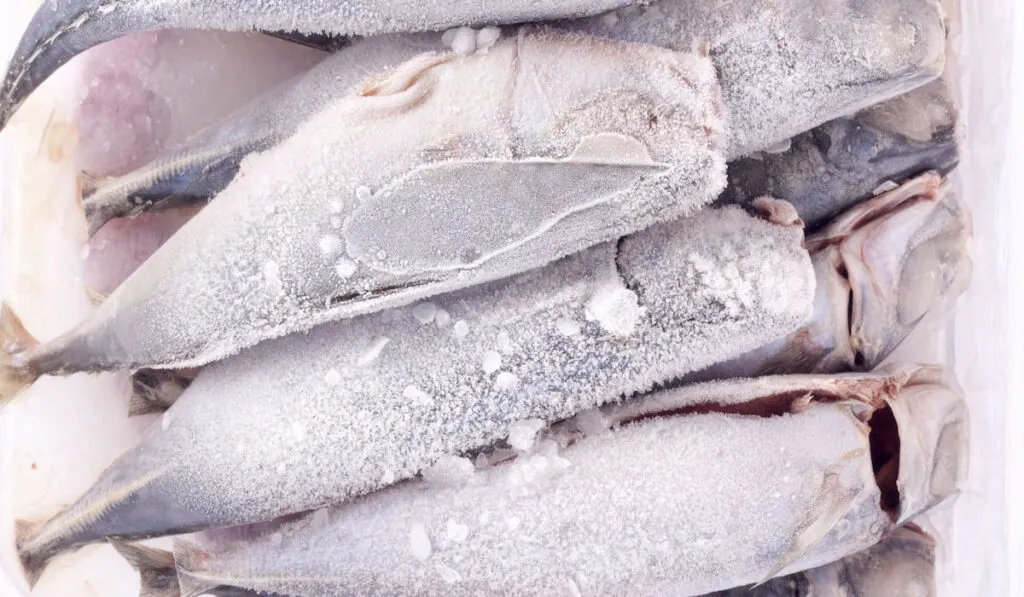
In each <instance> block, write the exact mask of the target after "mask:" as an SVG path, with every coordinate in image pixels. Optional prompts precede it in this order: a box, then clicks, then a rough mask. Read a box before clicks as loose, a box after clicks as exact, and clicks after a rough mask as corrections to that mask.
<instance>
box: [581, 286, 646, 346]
mask: <svg viewBox="0 0 1024 597" xmlns="http://www.w3.org/2000/svg"><path fill="white" fill-rule="evenodd" d="M643 312H644V310H643V308H642V307H640V299H639V298H638V297H637V295H636V293H635V292H633V291H632V290H630V289H628V288H626V287H624V286H619V285H606V286H602V287H601V288H599V289H598V290H597V292H595V293H594V296H592V297H591V298H590V300H589V301H587V306H586V316H587V320H588V321H596V322H597V323H598V325H600V326H601V328H602V329H604V330H605V331H607V332H610V333H612V334H615V335H616V336H628V335H630V334H632V333H633V330H634V329H636V324H637V322H639V321H640V316H641V315H643Z"/></svg>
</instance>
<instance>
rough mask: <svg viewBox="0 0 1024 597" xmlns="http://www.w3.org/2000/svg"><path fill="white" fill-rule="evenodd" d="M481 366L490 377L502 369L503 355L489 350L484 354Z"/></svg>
mask: <svg viewBox="0 0 1024 597" xmlns="http://www.w3.org/2000/svg"><path fill="white" fill-rule="evenodd" d="M480 364H481V366H482V367H483V369H484V373H486V374H488V375H490V374H491V373H494V372H495V371H497V370H498V369H501V355H500V354H498V352H497V351H495V350H488V351H486V352H484V355H483V358H482V359H481V363H480Z"/></svg>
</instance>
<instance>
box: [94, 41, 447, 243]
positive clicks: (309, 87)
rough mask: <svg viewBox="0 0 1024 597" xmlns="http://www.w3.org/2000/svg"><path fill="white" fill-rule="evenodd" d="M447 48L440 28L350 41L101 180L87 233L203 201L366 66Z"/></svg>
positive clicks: (353, 83) (355, 82)
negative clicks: (143, 161)
mask: <svg viewBox="0 0 1024 597" xmlns="http://www.w3.org/2000/svg"><path fill="white" fill-rule="evenodd" d="M444 49H445V47H444V44H442V43H441V36H440V35H431V34H422V35H381V36H376V37H370V38H366V39H361V40H357V41H355V42H353V43H352V44H351V45H349V46H347V47H345V48H344V49H343V50H342V51H339V52H337V53H335V54H333V55H331V56H329V57H327V58H325V59H324V60H323V61H321V62H320V63H319V64H318V65H316V66H314V67H313V68H312V69H311V70H310V71H309V72H307V73H304V74H302V75H299V76H296V77H293V78H292V79H290V80H288V81H286V82H284V83H282V84H281V85H280V86H279V87H277V88H276V89H274V90H272V91H270V92H268V93H266V94H264V95H262V96H260V97H258V98H257V99H255V100H253V101H252V102H249V103H248V104H246V105H244V106H242V107H241V108H239V109H238V110H236V111H235V112H232V113H231V114H230V115H228V116H227V117H225V118H224V119H223V120H221V121H219V122H218V123H216V124H215V125H213V126H210V127H207V128H205V129H203V130H202V131H200V132H198V133H197V134H195V135H194V136H192V137H191V138H189V139H188V140H187V141H185V142H184V143H182V144H180V145H179V146H177V147H175V148H173V149H172V150H171V151H169V152H168V153H167V154H166V155H164V156H162V157H160V158H159V159H157V160H154V161H153V162H151V163H149V164H147V165H146V166H144V167H143V168H140V169H138V170H136V171H134V172H132V173H129V174H127V175H125V176H119V177H116V178H113V179H109V180H103V181H100V182H99V183H98V184H97V185H96V186H95V188H93V189H90V190H89V191H88V192H86V193H85V195H84V197H83V201H82V205H83V207H84V209H85V215H86V219H87V220H88V223H89V232H90V234H95V233H96V231H98V230H99V229H100V228H102V227H103V225H105V224H106V223H107V222H108V221H110V220H111V219H112V218H116V217H130V216H134V215H137V214H139V213H142V212H145V211H159V210H164V209H173V208H175V207H178V206H180V205H183V204H194V203H204V202H206V201H207V200H208V199H210V198H211V197H213V196H215V195H216V194H217V193H219V192H220V191H222V190H223V189H224V188H225V187H227V186H228V184H230V183H231V181H232V180H233V179H234V178H235V176H236V175H237V173H238V169H239V167H240V165H241V162H242V159H243V158H245V157H246V156H247V155H249V154H252V153H258V152H261V151H264V150H266V149H269V148H271V147H274V146H276V145H278V144H279V143H281V142H282V141H283V140H285V139H286V138H288V137H289V136H291V135H292V134H293V133H295V131H296V129H298V128H299V126H300V125H301V124H302V123H303V122H304V121H305V120H307V119H309V118H310V116H311V115H312V114H315V113H316V112H317V111H320V110H323V109H325V108H326V107H327V106H328V105H329V104H330V102H331V101H332V100H336V99H340V98H342V97H344V96H345V95H349V94H355V93H357V92H358V89H359V83H361V82H362V81H363V80H364V79H365V78H366V77H367V75H368V73H373V74H383V73H386V72H387V71H388V70H389V69H391V68H394V67H396V66H398V65H400V64H402V63H403V62H406V61H407V60H410V59H412V58H414V57H416V56H418V55H420V54H423V53H426V52H431V51H443V50H444Z"/></svg>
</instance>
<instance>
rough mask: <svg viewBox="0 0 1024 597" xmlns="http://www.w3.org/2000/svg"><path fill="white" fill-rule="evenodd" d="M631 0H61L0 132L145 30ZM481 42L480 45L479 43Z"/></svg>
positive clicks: (301, 25)
mask: <svg viewBox="0 0 1024 597" xmlns="http://www.w3.org/2000/svg"><path fill="white" fill-rule="evenodd" d="M631 1H635V0H558V1H556V2H547V1H545V2H538V1H537V0H483V1H479V2H466V1H465V0H440V1H439V0H431V1H430V2H408V1H400V0H272V1H263V0H161V1H153V0H65V1H62V2H53V1H47V2H45V3H43V5H42V6H41V7H40V8H39V11H38V12H37V13H36V15H35V17H34V18H33V19H32V22H31V24H30V25H29V28H28V31H26V32H25V34H24V36H23V37H22V39H21V43H20V44H19V45H18V48H17V50H15V53H14V57H13V59H12V60H11V63H10V65H9V66H8V69H7V75H6V77H5V78H4V83H3V87H2V88H0V128H2V127H3V126H4V125H6V124H7V121H8V119H9V118H10V116H11V114H12V113H13V112H14V111H15V110H16V109H17V107H18V106H19V105H20V104H21V102H22V101H24V99H25V98H26V97H28V95H29V94H30V93H32V91H34V90H35V88H36V87H38V86H39V84H40V83H42V82H43V81H44V80H46V79H47V78H48V77H49V76H50V75H51V74H53V72H54V71H56V70H57V69H58V68H60V67H61V66H62V65H64V64H65V63H66V62H67V61H68V60H70V59H71V58H73V57H74V56H76V55H77V54H79V53H81V52H83V51H85V50H87V49H89V48H91V47H93V46H95V45H97V44H100V43H103V42H105V41H110V40H112V39H116V38H118V37H122V36H124V35H127V34H129V33H134V32H138V31H148V30H153V29H169V28H179V29H221V30H226V31H252V30H259V31H268V32H293V31H295V32H299V33H307V34H319V33H330V34H337V35H371V34H379V33H394V32H402V31H437V30H443V29H446V28H448V27H454V26H459V25H473V24H497V23H524V22H531V21H540V20H545V19H556V18H573V17H580V16H584V15H592V14H597V13H599V12H603V11H606V10H610V9H613V8H618V7H620V6H624V5H626V4H628V3H629V2H631ZM488 40H489V38H488V37H484V38H483V39H481V40H480V41H483V42H484V43H487V41H488Z"/></svg>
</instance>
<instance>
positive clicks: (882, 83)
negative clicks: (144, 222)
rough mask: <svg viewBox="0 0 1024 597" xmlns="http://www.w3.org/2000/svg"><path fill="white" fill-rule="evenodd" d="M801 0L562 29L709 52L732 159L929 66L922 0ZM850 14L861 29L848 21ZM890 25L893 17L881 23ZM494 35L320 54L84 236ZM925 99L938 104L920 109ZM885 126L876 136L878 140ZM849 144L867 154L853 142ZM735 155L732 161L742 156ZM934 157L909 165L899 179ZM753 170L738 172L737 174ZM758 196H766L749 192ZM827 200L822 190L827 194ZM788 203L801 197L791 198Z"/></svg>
mask: <svg viewBox="0 0 1024 597" xmlns="http://www.w3.org/2000/svg"><path fill="white" fill-rule="evenodd" d="M805 1H806V0H790V1H789V2H783V3H765V2H763V1H760V2H734V3H730V5H729V6H728V8H723V7H719V6H718V5H717V4H716V3H713V2H697V1H696V0H662V1H661V2H658V3H656V4H655V5H653V6H650V7H647V8H645V9H631V10H629V11H624V12H621V13H618V14H616V13H611V14H606V15H604V16H602V17H599V18H597V19H595V20H593V21H583V22H579V23H563V24H562V25H561V26H562V27H565V28H568V29H575V30H582V31H584V32H586V33H595V34H598V35H601V36H603V37H607V38H609V39H615V40H628V41H637V42H644V43H651V44H655V45H660V46H663V47H667V48H672V49H676V50H685V51H689V50H691V49H692V48H694V47H698V46H701V44H702V43H704V44H705V47H706V48H709V49H710V51H711V56H710V57H711V59H712V61H713V62H714V63H715V66H716V68H717V69H718V72H719V76H720V77H721V79H722V81H723V83H724V87H725V89H726V94H725V98H724V102H725V106H726V110H727V112H728V113H729V114H731V115H732V118H731V119H732V131H731V133H730V134H731V136H732V137H731V138H732V147H731V149H730V151H729V153H730V155H731V156H732V157H737V156H740V155H744V154H746V153H749V152H751V151H755V150H761V149H768V148H770V147H771V146H773V145H776V144H778V143H779V142H783V141H785V140H786V139H788V138H789V137H790V136H792V135H795V134H798V133H802V132H803V131H806V130H808V129H810V128H812V127H813V126H815V125H818V124H820V123H822V122H824V121H826V120H830V119H833V118H836V117H839V116H844V115H846V114H849V113H850V112H853V111H855V110H856V109H857V108H859V107H864V106H867V105H869V104H874V103H876V102H878V101H881V100H883V99H886V98H888V97H892V96H894V95H897V94H899V93H900V92H902V91H904V90H906V89H908V88H911V87H913V86H915V85H918V84H920V83H923V82H924V81H926V80H928V79H929V78H932V77H935V76H936V75H938V74H939V72H941V70H942V60H943V47H944V46H943V44H942V40H943V33H944V30H943V27H942V21H941V18H940V17H939V13H938V8H937V5H936V4H935V3H934V2H933V0H903V1H902V2H897V3H888V2H881V1H877V0H876V1H873V2H867V3H850V6H847V5H845V4H844V5H832V4H830V5H828V6H825V7H821V6H816V7H815V8H814V9H813V10H811V9H808V8H807V7H806V6H805V5H804V4H803V2H805ZM851 19H852V20H854V21H856V22H858V23H860V25H858V26H855V27H852V28H851V27H850V25H849V23H850V21H851ZM808 21H811V22H808ZM893 22H897V23H899V26H897V27H893V26H892V23H893ZM883 29H884V30H888V31H890V33H889V35H888V36H887V37H883V38H882V39H881V40H880V39H879V35H878V33H877V31H876V30H883ZM867 31H871V33H870V34H868V33H866V32H867ZM498 33H499V32H498V31H497V30H496V29H493V28H485V29H482V30H480V31H473V30H470V29H460V30H458V31H452V32H449V33H447V34H445V35H446V36H448V37H449V38H448V39H443V37H444V36H442V35H441V34H425V35H419V36H415V37H414V38H410V37H408V36H400V35H396V36H389V37H383V38H373V39H370V40H364V41H361V42H357V43H355V44H353V46H352V47H351V48H347V49H345V50H343V51H341V52H339V53H338V54H335V55H334V56H332V57H330V58H328V59H326V60H325V62H324V64H322V65H321V66H320V67H318V68H317V69H314V71H312V72H311V73H310V75H309V76H307V77H305V78H303V79H300V80H298V81H297V82H296V83H294V85H292V87H291V89H290V90H289V91H287V92H285V91H278V92H276V93H273V94H269V95H267V96H266V97H265V98H263V99H261V100H259V101H258V102H257V103H256V104H254V105H253V106H250V107H248V108H246V109H245V110H242V111H240V112H238V113H237V114H234V115H232V116H231V117H230V118H228V119H226V120H225V121H224V122H222V123H220V125H219V126H218V127H215V128H213V129H211V130H210V131H209V132H207V133H206V134H204V135H202V136H200V137H198V138H196V139H193V140H192V141H191V142H190V143H188V144H187V145H186V146H184V147H182V148H180V149H179V150H178V151H176V152H175V153H174V154H172V155H169V156H167V157H165V158H164V159H161V160H157V161H155V162H154V163H152V164H149V165H147V166H144V167H142V168H140V169H139V170H138V171H136V172H134V173H131V174H130V175H128V176H126V177H123V178H119V179H115V180H113V181H108V182H107V183H105V184H103V185H102V186H101V187H100V188H99V189H98V190H97V192H96V193H95V194H94V195H93V196H92V197H91V198H90V199H88V200H87V201H86V202H85V203H84V205H85V207H86V212H87V215H88V217H89V219H90V228H91V229H92V230H94V231H95V230H96V229H98V228H99V227H100V226H102V225H103V223H104V222H106V221H107V220H108V219H109V218H111V217H116V216H123V215H130V214H134V213H138V212H139V211H140V210H148V209H160V208H162V207H169V206H174V205H176V204H178V203H179V202H180V201H182V200H190V201H205V200H206V199H208V198H210V197H213V196H214V195H216V193H217V192H219V191H220V190H221V189H223V188H224V187H225V186H226V185H227V184H228V183H229V182H230V180H231V177H232V176H233V173H234V172H236V171H237V169H238V164H239V162H240V161H241V160H242V159H243V158H244V157H245V156H246V155H247V154H248V153H249V152H251V151H255V150H258V149H263V148H266V147H269V146H271V145H274V144H276V143H278V142H280V140H281V139H284V138H286V137H287V136H289V135H291V134H292V133H293V132H294V131H295V130H296V129H297V127H298V126H299V124H300V123H301V122H303V121H304V120H306V119H307V118H309V115H310V114H312V113H315V112H316V111H317V110H318V108H319V107H321V106H322V105H323V104H324V103H325V102H326V101H327V100H328V99H331V98H337V97H341V96H343V95H345V94H346V93H348V92H349V91H350V88H352V86H353V84H354V83H355V82H356V81H355V80H354V79H355V77H357V76H359V75H360V74H361V73H362V72H374V70H375V69H377V68H379V67H385V66H391V65H394V64H397V63H398V62H400V61H401V60H402V59H403V58H408V57H410V56H411V55H410V54H409V52H410V44H415V45H416V46H417V47H421V48H422V49H423V50H433V49H440V48H442V47H444V46H446V45H447V46H450V47H453V48H457V49H458V50H459V51H461V52H472V51H474V50H475V49H477V48H478V47H479V48H486V47H487V44H489V43H493V39H491V38H493V37H494V36H495V35H497V34H498ZM780 40H785V43H786V45H785V46H779V43H780ZM445 42H447V43H445ZM769 42H770V43H769ZM868 61H870V62H868ZM914 97H915V100H914V101H913V102H911V105H904V106H900V105H899V104H895V103H893V104H890V105H887V107H886V108H885V110H886V111H889V110H890V108H893V107H895V109H896V110H898V113H897V114H888V115H879V114H878V112H879V110H875V111H873V112H872V113H873V114H876V116H873V117H872V116H864V117H863V118H862V120H864V121H870V122H872V123H874V122H878V123H879V126H881V127H882V132H884V131H887V130H890V129H891V130H894V131H900V132H901V133H904V134H907V135H911V136H913V135H914V134H915V133H921V132H922V131H919V130H917V129H912V127H911V126H910V124H909V123H918V124H920V125H921V126H924V125H926V122H925V120H926V119H923V118H922V117H921V116H919V115H916V114H914V113H913V109H914V108H917V107H922V106H917V99H916V98H918V97H920V96H914ZM933 106H937V104H929V107H933ZM254 114H255V115H254ZM929 114H931V113H929ZM267 115H272V116H270V117H268V116H267ZM903 116H909V117H910V118H909V119H908V120H907V121H906V123H902V122H901V118H902V117H903ZM935 116H937V115H933V116H932V117H935ZM897 123H899V124H897ZM936 126H938V125H936ZM833 128H835V127H834V126H833V127H832V128H828V129H824V130H826V131H828V133H827V134H831V135H844V138H845V139H849V140H858V141H860V146H863V145H864V144H865V143H867V141H866V140H864V137H865V135H864V134H860V135H859V136H858V137H856V139H854V138H853V132H847V131H844V130H840V131H833V130H832V129H833ZM819 134H820V133H819ZM895 134H896V133H895V132H894V133H893V134H890V135H888V136H886V135H882V137H881V138H882V139H891V138H892V137H893V136H894V135H895ZM900 139H903V141H900ZM837 141H838V139H837ZM883 142H884V141H880V140H879V141H875V142H874V147H875V148H876V149H877V150H878V151H884V152H885V155H886V159H884V160H883V161H882V162H881V163H880V164H870V165H869V166H868V168H867V170H866V171H867V172H868V173H873V176H874V177H875V178H879V177H882V178H881V180H879V181H878V183H880V182H882V181H884V180H888V178H884V177H885V176H888V175H889V174H891V173H893V172H898V171H899V168H901V167H905V166H900V165H899V164H900V162H899V161H898V160H897V159H895V158H896V157H897V156H894V155H892V154H891V150H892V149H893V148H892V147H889V146H882V143H883ZM901 142H902V143H906V142H907V141H906V140H905V138H904V137H899V138H897V140H896V141H894V143H896V144H897V145H896V146H895V148H896V149H898V150H901V151H902V152H903V153H906V152H907V148H904V147H903V146H902V145H899V143H901ZM935 143H938V140H936V141H935ZM915 147H917V146H915ZM860 151H868V149H867V148H865V147H861V148H860ZM919 151H920V149H919ZM836 154H839V155H836ZM827 157H828V158H829V159H830V161H833V162H835V161H838V160H840V159H842V158H843V154H840V150H839V149H838V148H837V149H835V150H832V151H831V152H830V153H829V154H828V156H827ZM868 157H871V156H868ZM795 159H796V158H795V157H794V158H793V160H795ZM917 159H918V161H919V162H920V161H922V160H925V159H926V158H925V157H924V156H919V157H918V158H917ZM791 161H792V160H791ZM848 161H849V158H846V159H845V160H844V161H843V163H842V164H836V167H838V168H842V167H843V166H846V167H847V169H848V170H849V169H850V168H849V166H850V165H849V164H848ZM740 164H741V166H740V167H744V166H742V164H745V162H740ZM941 165H943V164H939V163H936V164H933V165H932V164H924V163H922V164H920V165H919V167H918V168H917V169H916V170H915V171H913V172H909V173H906V175H910V174H916V173H918V172H921V171H923V170H926V169H929V168H939V167H940V166H941ZM793 168H794V166H792V165H787V164H780V165H779V166H778V167H777V168H776V170H781V169H786V173H785V174H777V175H776V176H777V177H779V179H780V183H779V184H778V185H777V186H779V189H780V191H791V189H790V188H789V187H787V186H785V185H782V184H781V182H782V181H786V180H788V178H789V177H790V176H795V175H803V176H806V173H805V172H802V171H801V172H797V173H790V172H789V170H791V169H793ZM848 170H842V171H841V172H848ZM754 174H755V172H751V174H749V175H747V176H746V178H745V179H744V180H748V179H750V178H751V177H752V176H753V175H754ZM850 176H856V175H855V174H852V173H847V177H850ZM861 176H863V175H861ZM901 179H902V178H901ZM755 180H756V179H755ZM798 180H799V179H798ZM825 180H829V179H828V178H826V179H825ZM753 182H754V181H749V182H747V183H745V184H741V185H740V186H739V188H737V190H736V191H734V192H739V191H740V189H745V190H748V191H753V189H754V186H752V183H753ZM844 182H845V187H844V188H841V189H835V188H831V189H828V190H832V191H835V190H840V191H842V192H841V193H839V195H840V196H843V197H854V196H858V195H862V194H863V193H867V192H870V191H871V190H872V189H874V188H875V187H877V186H878V183H876V184H875V185H873V186H871V187H868V188H867V189H864V190H861V191H858V190H857V189H856V188H853V187H851V182H850V181H848V180H844ZM790 184H791V185H792V184H794V183H792V182H791V183H790ZM804 184H813V183H804ZM819 184H823V183H819ZM728 192H729V191H727V193H728ZM766 194H771V193H768V192H761V193H759V194H757V195H748V197H749V198H754V197H760V196H762V195H766ZM826 196H835V195H832V194H828V193H826ZM782 198H786V197H782ZM795 199H796V200H801V199H802V197H801V196H799V195H798V196H796V198H795ZM799 207H800V210H801V212H802V213H803V212H806V211H807V210H808V208H807V207H806V206H804V205H800V206H799ZM805 221H809V220H806V219H805Z"/></svg>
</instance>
